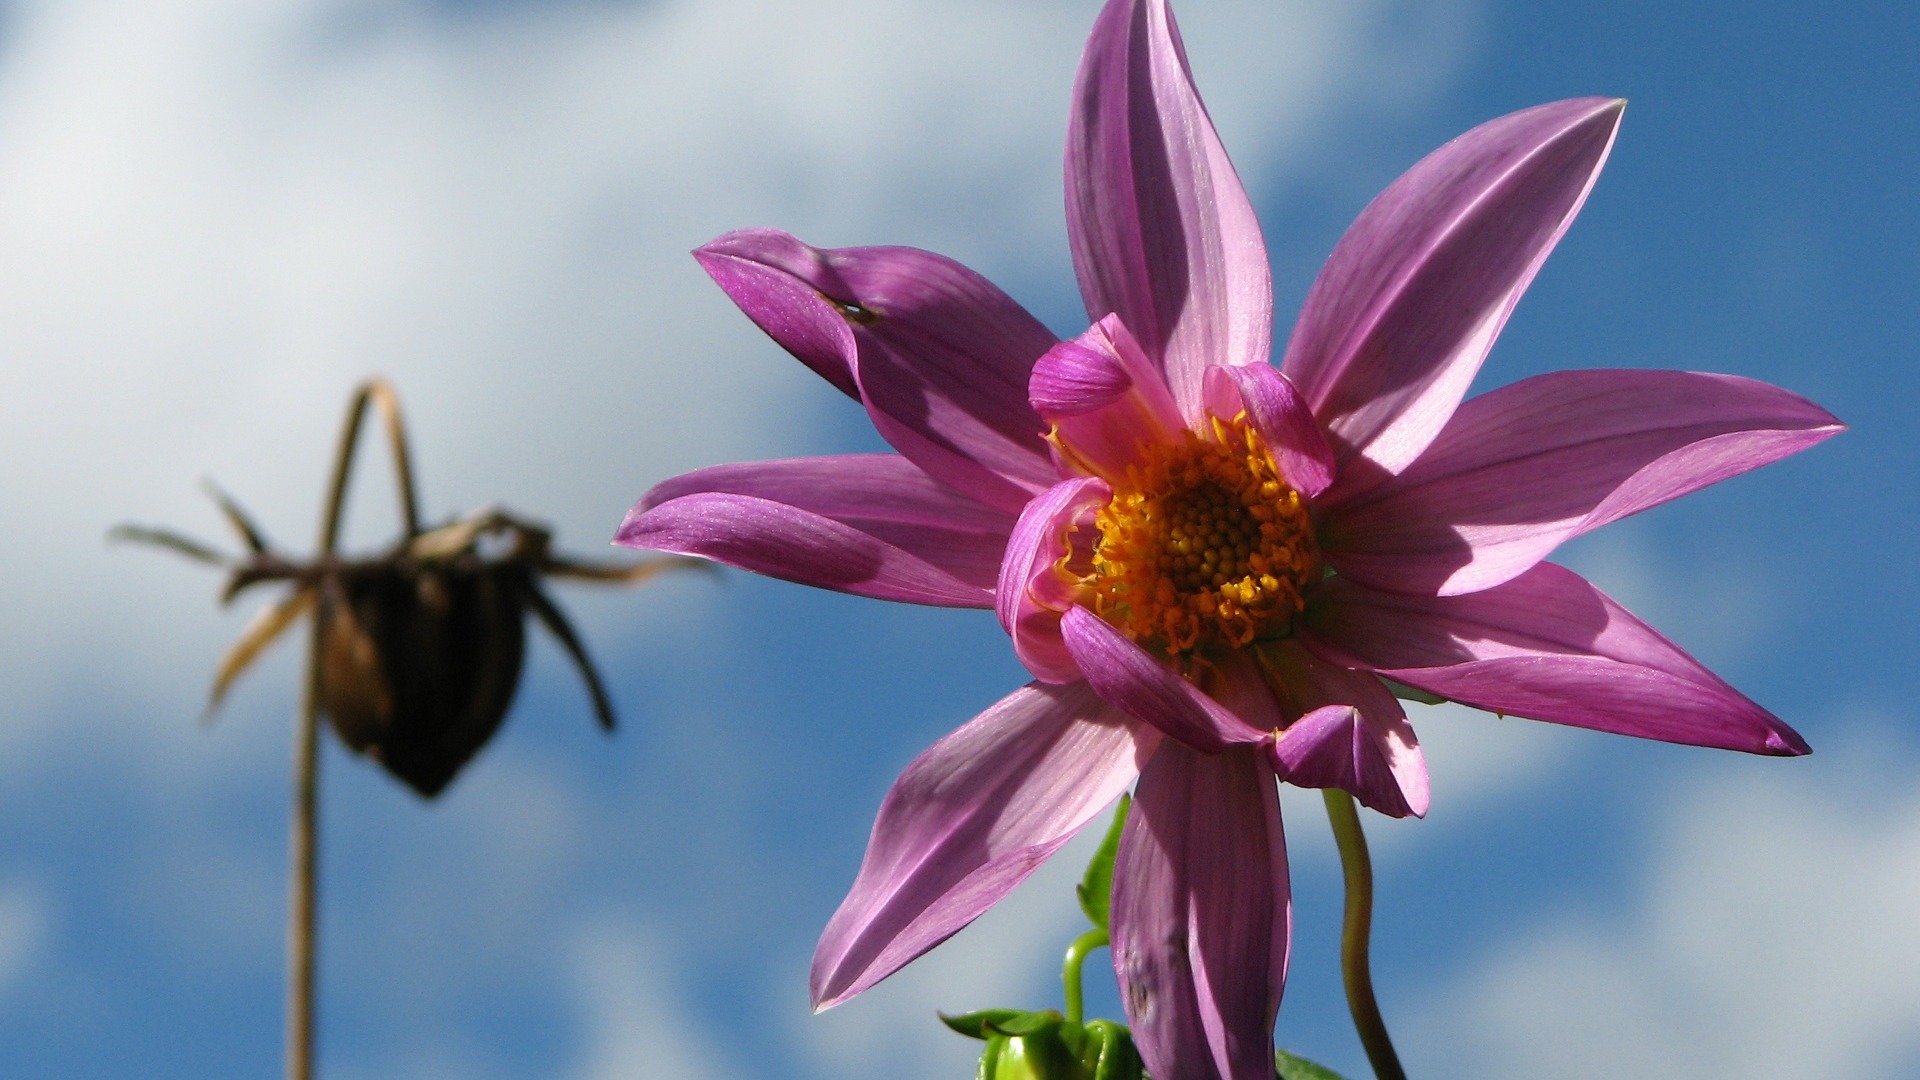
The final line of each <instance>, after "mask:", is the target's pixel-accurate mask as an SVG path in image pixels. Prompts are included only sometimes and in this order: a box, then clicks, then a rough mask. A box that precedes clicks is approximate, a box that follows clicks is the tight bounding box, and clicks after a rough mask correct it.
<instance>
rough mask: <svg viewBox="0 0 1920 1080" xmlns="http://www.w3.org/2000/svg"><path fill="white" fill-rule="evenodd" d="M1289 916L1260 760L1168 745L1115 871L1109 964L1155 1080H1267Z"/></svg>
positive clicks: (1283, 856) (1146, 776) (1280, 840)
mask: <svg viewBox="0 0 1920 1080" xmlns="http://www.w3.org/2000/svg"><path fill="white" fill-rule="evenodd" d="M1292 921H1293V911H1292V902H1291V895H1290V891H1289V886H1288V882H1287V850H1286V840H1285V838H1284V837H1283V836H1282V835H1281V831H1280V800H1279V796H1278V792H1277V791H1276V790H1275V788H1274V783H1273V774H1272V773H1271V772H1269V771H1268V770H1267V766H1266V764H1265V762H1264V761H1262V759H1261V756H1260V754H1259V753H1258V752H1257V751H1255V750H1252V749H1251V748H1236V749H1233V750H1229V751H1227V752H1226V753H1223V754H1203V753H1200V752H1198V751H1195V750H1192V749H1189V748H1188V747H1185V746H1182V745H1180V744H1179V743H1177V742H1171V741H1170V742H1166V743H1162V744H1161V747H1160V751H1159V752H1158V753H1157V754H1155V755H1154V758H1153V760H1152V761H1151V762H1149V763H1148V764H1147V767H1146V769H1145V770H1144V771H1143V772H1142V773H1141V775H1140V786H1139V790H1138V791H1137V792H1136V793H1135V795H1134V802H1133V811H1132V813H1130V814H1129V815H1128V818H1127V825H1126V831H1125V832H1124V833H1122V834H1121V837H1120V850H1119V852H1118V853H1117V855H1116V856H1115V859H1114V869H1113V918H1112V922H1113V944H1112V949H1113V965H1114V971H1115V973H1116V974H1118V975H1119V978H1120V996H1121V1000H1122V1001H1123V1002H1125V1004H1126V1011H1127V1021H1128V1022H1129V1023H1130V1024H1132V1025H1133V1037H1134V1041H1135V1043H1136V1044H1137V1045H1138V1046H1139V1048H1140V1056H1141V1058H1142V1059H1143V1060H1144V1061H1145V1063H1146V1066H1147V1070H1148V1071H1149V1072H1150V1073H1152V1074H1153V1076H1154V1077H1155V1080H1272V1078H1273V1021H1274V1016H1275V1014H1276V1013H1278V1012H1279V1009H1280V993H1281V991H1282V989H1284V988H1285V986H1286V980H1287V949H1288V944H1289V940H1290V938H1291V930H1292Z"/></svg>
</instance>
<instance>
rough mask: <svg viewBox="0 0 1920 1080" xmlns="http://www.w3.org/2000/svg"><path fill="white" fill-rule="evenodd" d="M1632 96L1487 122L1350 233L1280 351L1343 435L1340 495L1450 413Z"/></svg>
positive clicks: (1383, 471) (1394, 462)
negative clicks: (1290, 336)
mask: <svg viewBox="0 0 1920 1080" xmlns="http://www.w3.org/2000/svg"><path fill="white" fill-rule="evenodd" d="M1625 105H1626V103H1625V102H1623V101H1620V100H1617V99H1612V100H1610V99H1605V98H1581V99H1578V100H1573V101H1560V102H1555V103H1553V104H1550V105H1540V106H1537V107H1535V108H1531V109H1527V110H1524V111H1522V112H1517V113H1514V114H1512V115H1510V116H1504V117H1501V118H1500V119H1498V120H1494V121H1491V122H1489V123H1485V124H1482V125H1480V126H1479V127H1477V128H1474V129H1473V130H1472V131H1469V132H1467V133H1466V134H1465V135H1462V136H1460V137H1459V138H1457V139H1455V140H1453V141H1452V142H1450V143H1448V144H1447V145H1445V146H1443V147H1441V148H1440V149H1438V150H1436V151H1434V152H1433V153H1432V154H1430V155H1428V156H1427V158H1426V159H1425V160H1423V161H1421V162H1420V163H1419V164H1418V165H1415V166H1414V167H1413V168H1412V169H1411V170H1409V171H1408V172H1407V174H1406V175H1404V176H1402V177H1401V178H1400V179H1398V180H1396V181H1394V183H1393V185H1392V186H1391V187H1389V188H1387V190H1386V191H1384V192H1382V193H1381V194H1380V196H1379V197H1378V198H1376V199H1374V200H1373V202H1372V203H1371V204H1369V205H1368V206H1367V208H1366V209H1365V210H1364V211H1362V212H1361V214H1360V217H1359V219H1358V220H1356V221H1355V222H1354V223H1353V226H1352V227H1351V228H1349V229H1348V230H1347V234H1346V236H1344V237H1342V238H1341V240H1340V243H1339V245H1338V246H1337V247H1335V248H1334V251H1333V254H1332V256H1330V257H1329V258H1328V259H1327V264H1326V266H1325V267H1324V268H1323V269H1322V270H1321V271H1320V277H1319V278H1318V280H1316V281H1315V282H1314V283H1313V289H1312V291H1311V292H1309V293H1308V294H1307V302H1306V306H1305V308H1304V309H1303V310H1302V312H1301V315H1300V322H1299V324H1298V325H1297V326H1296V327H1295V328H1294V332H1293V339H1292V340H1291V341H1290V342H1289V343H1288V345H1287V354H1286V359H1285V361H1284V362H1283V363H1282V365H1281V369H1282V370H1283V371H1285V372H1286V373H1287V374H1288V375H1289V376H1291V377H1292V378H1293V381H1294V382H1295V383H1296V384H1298V385H1299V387H1300V390H1301V392H1302V393H1304V394H1306V396H1307V400H1308V401H1309V402H1311V403H1312V405H1313V412H1314V415H1315V416H1318V417H1319V418H1320V422H1321V424H1322V425H1323V426H1324V427H1325V429H1326V430H1327V432H1328V433H1329V434H1330V435H1331V436H1332V439H1333V443H1334V448H1335V450H1336V452H1337V454H1338V456H1339V460H1340V469H1341V476H1340V482H1339V485H1338V486H1336V488H1335V489H1334V490H1335V494H1336V496H1338V495H1339V494H1341V493H1342V492H1343V490H1359V489H1361V488H1363V487H1365V486H1367V485H1369V484H1371V483H1373V482H1375V481H1377V480H1378V479H1380V478H1381V477H1383V476H1386V475H1391V474H1393V473H1397V472H1399V471H1400V470H1401V469H1402V468H1404V467H1405V466H1406V465H1407V464H1408V463H1409V462H1411V461H1413V460H1414V459H1415V458H1417V457H1419V456H1420V452H1421V451H1422V450H1424V449H1425V448H1426V446H1427V444H1428V443H1429V442H1431V441H1433V437H1434V435H1435V434H1437V433H1438V432H1439V430H1440V428H1441V426H1442V425H1443V424H1445V423H1446V421H1447V417H1449V416H1451V415H1452V414H1453V410H1454V407H1455V406H1457V405H1458V404H1459V403H1460V399H1461V398H1462V397H1464V396H1465V395H1466V391H1467V384H1468V383H1469V382H1471V381H1472V380H1473V375H1474V372H1475V371H1477V370H1479V368H1480V362H1481V361H1482V360H1484V359H1485V358H1486V355H1487V350H1488V349H1490V348H1492V347H1493V339H1494V338H1495V337H1497V336H1498V335H1499V333H1500V328H1501V327H1502V326H1504V325H1505V324H1506V321H1507V316H1508V314H1509V313H1510V312H1511V311H1512V310H1513V306H1514V304H1515V303H1517V302H1518V301H1519V299H1520V294H1521V293H1522V292H1523V291H1524V290H1525V289H1526V287H1527V285H1528V283H1529V282H1531V281H1532V280H1533V275H1534V273H1535V272H1536V271H1537V270H1539V268H1540V263H1541V262H1542V260H1544V259H1545V258H1546V257H1547V252H1549V251H1551V250H1552V249H1553V245H1554V244H1555V243H1556V242H1557V241H1558V240H1559V239H1560V234H1561V233H1563V232H1565V231H1566V228H1567V225H1568V224H1569V223H1571V222H1572V220H1573V216H1574V214H1576V213H1577V212H1578V211H1579V209H1580V204H1581V203H1582V202H1584V201H1585V200H1586V197H1587V191H1588V190H1589V189H1590V188H1591V187H1592V186H1593V182H1594V180H1595V178H1596V177H1597V176H1598V175H1599V172H1600V165H1601V163H1602V162H1604V161H1605V160H1606V157H1607V151H1608V149H1609V148H1610V147H1612V145H1613V136H1614V132H1615V130H1616V129H1617V128H1618V127H1619V124H1620V112H1621V110H1622V109H1623V108H1625ZM1356 459H1358V460H1356Z"/></svg>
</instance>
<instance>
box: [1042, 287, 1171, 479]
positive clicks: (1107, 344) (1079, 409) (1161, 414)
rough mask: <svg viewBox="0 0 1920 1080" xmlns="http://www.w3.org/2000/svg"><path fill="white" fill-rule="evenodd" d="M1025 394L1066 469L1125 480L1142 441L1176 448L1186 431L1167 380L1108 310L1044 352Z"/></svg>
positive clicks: (1142, 443)
mask: <svg viewBox="0 0 1920 1080" xmlns="http://www.w3.org/2000/svg"><path fill="white" fill-rule="evenodd" d="M1029 393H1030V395H1031V397H1032V400H1033V407H1034V410H1035V411H1037V412H1038V413H1039V414H1040V418H1041V419H1042V420H1044V421H1045V422H1046V423H1048V424H1050V425H1052V427H1053V429H1054V432H1055V439H1054V443H1055V452H1056V453H1058V454H1059V455H1060V456H1061V458H1062V459H1063V461H1064V462H1065V464H1066V466H1067V467H1069V468H1071V469H1073V470H1074V471H1076V472H1082V473H1091V474H1093V475H1096V476H1100V477H1103V478H1105V479H1107V480H1109V481H1121V480H1124V479H1126V475H1127V469H1128V467H1129V466H1131V465H1135V464H1137V463H1138V462H1139V461H1140V450H1141V447H1142V446H1144V445H1146V444H1150V443H1157V444H1161V445H1167V446H1178V445H1179V444H1180V442H1181V440H1182V438H1183V437H1184V434H1185V432H1186V422H1185V421H1184V420H1182V419H1181V417H1180V407H1179V406H1178V405H1176V404H1174V401H1173V394H1172V393H1171V392H1170V391H1169V390H1168V389H1167V384H1166V380H1165V379H1164V378H1163V377H1162V376H1161V374H1160V372H1159V371H1158V370H1156V369H1155V368H1154V366H1153V363H1152V361H1150V360H1148V359H1147V355H1146V353H1144V352H1142V351H1140V346H1139V345H1138V344H1137V343H1136V342H1135V341H1134V340H1133V335H1131V334H1129V333H1128V332H1127V328H1126V325H1125V324H1123V323H1122V322H1121V321H1120V319H1119V318H1118V317H1117V316H1113V315H1109V316H1107V317H1106V318H1104V319H1101V320H1100V321H1099V322H1097V323H1094V324H1093V326H1092V327H1091V328H1090V329H1088V330H1087V332H1086V333H1084V334H1082V335H1080V337H1078V338H1077V339H1075V340H1073V341H1063V342H1061V343H1060V344H1058V345H1055V346H1054V347H1053V349H1052V351H1050V352H1048V353H1047V355H1045V356H1043V357H1041V358H1040V362H1039V363H1037V364H1035V365H1034V366H1033V380H1032V382H1031V383H1030V384H1029Z"/></svg>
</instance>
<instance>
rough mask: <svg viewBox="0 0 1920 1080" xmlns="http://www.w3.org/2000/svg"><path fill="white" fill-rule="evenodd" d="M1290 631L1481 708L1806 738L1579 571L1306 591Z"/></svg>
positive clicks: (1685, 731) (1697, 734)
mask: <svg viewBox="0 0 1920 1080" xmlns="http://www.w3.org/2000/svg"><path fill="white" fill-rule="evenodd" d="M1303 623H1304V626H1303V629H1302V632H1301V637H1302V640H1303V641H1304V642H1305V643H1306V644H1307V645H1308V646H1309V647H1311V648H1312V649H1313V650H1314V651H1315V652H1317V653H1319V654H1320V655H1322V656H1324V657H1326V658H1327V659H1329V660H1331V661H1333V662H1334V663H1337V664H1341V665H1344V666H1347V667H1358V668H1364V669H1367V670H1370V671H1373V672H1376V673H1378V674H1380V675H1384V676H1386V677H1387V678H1389V679H1393V680H1395V681H1396V682H1402V683H1405V684H1407V685H1408V686H1412V687H1416V688H1418V689H1421V690H1425V691H1428V692H1429V693H1434V694H1438V695H1440V696H1441V697H1445V698H1450V699H1452V700H1454V701H1458V702H1461V703H1463V704H1466V705H1472V706H1474V707H1475V708H1479V709H1486V710H1488V711H1490V712H1498V713H1510V714H1512V715H1514V716H1525V717H1529V718H1531V719H1535V720H1548V721H1552V722H1553V723H1556V724H1570V725H1572V726H1574V727H1584V728H1592V729H1594V730H1596V731H1611V732H1616V733H1618V734H1622V735H1634V736H1638V737H1640V738H1643V739H1659V740H1661V741H1663V742H1676V743H1686V744H1688V745H1692V746H1712V747H1719V748H1722V749H1726V750H1744V751H1747V752H1748V753H1754V754H1804V753H1806V752H1807V744H1806V741H1805V740H1803V739H1802V738H1800V736H1799V735H1798V734H1797V733H1795V732H1794V730H1793V729H1792V728H1790V727H1788V726H1787V725H1786V724H1784V723H1781V722H1780V720H1779V718H1778V717H1775V716H1774V715H1773V714H1772V713H1770V712H1768V711H1767V710H1765V709H1763V708H1761V707H1760V706H1758V705H1756V704H1754V703H1753V702H1752V701H1750V700H1748V699H1747V698H1746V697H1745V696H1743V695H1742V694H1741V693H1740V692H1739V691H1737V690H1735V689H1734V688H1733V687H1731V686H1728V685H1727V684H1726V683H1725V682H1722V681H1721V680H1720V678H1719V677H1718V676H1716V675H1714V674H1713V672H1711V671H1708V670H1707V669H1706V668H1705V667H1704V666H1702V665H1701V663H1700V662H1699V661H1697V660H1695V659H1694V658H1693V657H1691V656H1688V655H1687V654H1686V653H1685V652H1683V651H1681V649H1680V647H1679V646H1677V645H1675V644H1674V643H1673V642H1671V641H1668V640H1667V639H1666V638H1664V637H1662V636H1661V635H1660V634H1659V632H1658V631H1656V630H1654V629H1653V628H1652V627H1650V626H1648V625H1647V624H1646V623H1643V622H1641V621H1640V620H1639V619H1636V618H1634V617H1633V615H1632V614H1631V613H1629V612H1628V611H1627V610H1626V609H1625V608H1623V607H1621V606H1620V605H1619V604H1616V603H1614V602H1613V600H1612V599H1610V598H1609V597H1607V596H1606V595H1605V594H1603V593H1602V592H1601V591H1600V590H1598V589H1596V588H1594V587H1593V586H1592V585H1590V584H1588V583H1587V582H1586V581H1585V580H1584V579H1582V578H1581V577H1580V575H1578V574H1575V573H1574V572H1573V571H1571V570H1567V569H1563V568H1561V567H1558V566H1555V565H1554V564H1552V563H1538V564H1536V565H1535V566H1534V567H1533V568H1532V569H1531V570H1528V571H1527V572H1526V573H1524V574H1522V575H1520V576H1519V577H1517V578H1514V579H1513V580H1512V581H1509V582H1507V583H1506V584H1504V585H1497V586H1495V587H1493V588H1491V589H1488V590H1486V591H1484V592H1477V593H1469V594H1468V595H1465V596H1443V597H1416V596H1405V595H1400V594H1396V593H1386V592H1376V591H1374V590H1371V589H1368V588H1366V587H1365V586H1363V585H1358V584H1355V583H1353V582H1351V581H1347V580H1345V579H1343V578H1337V577H1336V578H1333V579H1330V580H1328V581H1327V582H1325V583H1323V584H1322V585H1321V587H1320V588H1319V589H1317V590H1315V592H1314V594H1313V596H1312V598H1311V599H1310V600H1309V602H1308V608H1307V611H1306V613H1305V616H1304V619H1303Z"/></svg>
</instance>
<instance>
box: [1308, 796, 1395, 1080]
mask: <svg viewBox="0 0 1920 1080" xmlns="http://www.w3.org/2000/svg"><path fill="white" fill-rule="evenodd" d="M1321 794H1322V795H1324V796H1325V797H1326V802H1327V819H1328V820H1329V821H1331V822H1332V823H1333V838H1334V841H1335V842H1336V843H1337V844H1339V846H1340V869H1341V872H1342V873H1343V874H1345V876H1346V885H1347V911H1346V920H1345V922H1344V924H1343V925H1342V926H1341V928H1340V973H1341V975H1342V976H1344V977H1345V980H1346V984H1347V1009H1348V1011H1350V1012H1351V1013H1352V1014H1353V1026H1354V1030H1356V1031H1357V1032H1359V1035H1360V1045H1362V1046H1364V1047H1365V1048H1366V1051H1367V1061H1368V1062H1370V1063H1372V1065H1373V1073H1374V1075H1375V1076H1377V1077H1379V1080H1406V1077H1407V1074H1406V1071H1405V1070H1404V1069H1402V1068H1401V1067H1400V1057H1399V1055H1397V1054H1395V1053H1394V1052H1393V1039H1392V1038H1390V1037H1389V1036H1388V1035H1387V1024H1386V1021H1384V1020H1382V1019H1381V1018H1380V1004H1379V1002H1377V1001H1375V1000H1374V997H1373V972H1372V970H1371V969H1370V965H1369V961H1368V956H1367V948H1368V937H1369V935H1370V934H1371V932H1372V929H1373V862H1372V860H1370V859H1369V858H1368V857H1367V837H1366V834H1365V833H1363V832H1361V831H1360V813H1359V811H1358V810H1357V809H1356V808H1355V807H1354V804H1353V796H1351V795H1349V794H1347V793H1346V792H1344V791H1341V790H1340V789H1338V788H1326V789H1324V790H1323V791H1322V792H1321Z"/></svg>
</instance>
